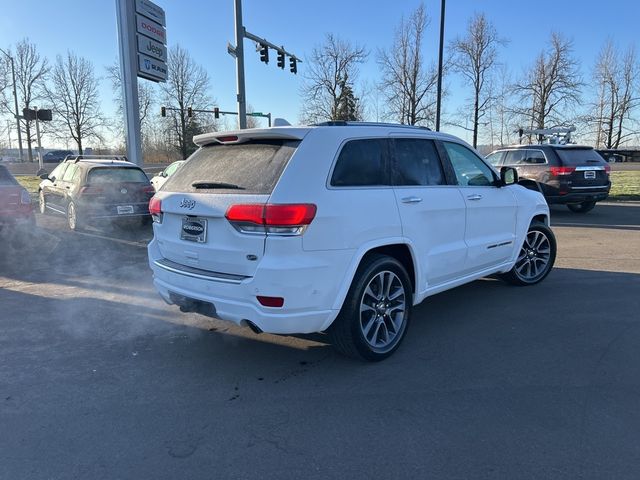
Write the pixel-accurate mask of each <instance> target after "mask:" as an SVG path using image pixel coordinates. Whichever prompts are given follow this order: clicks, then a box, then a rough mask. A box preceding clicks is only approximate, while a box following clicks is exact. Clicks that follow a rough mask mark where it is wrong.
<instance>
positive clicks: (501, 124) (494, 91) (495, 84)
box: [487, 64, 518, 147]
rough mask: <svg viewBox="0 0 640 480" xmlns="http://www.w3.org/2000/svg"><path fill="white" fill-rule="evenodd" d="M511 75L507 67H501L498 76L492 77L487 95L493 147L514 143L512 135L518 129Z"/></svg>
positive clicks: (490, 135)
mask: <svg viewBox="0 0 640 480" xmlns="http://www.w3.org/2000/svg"><path fill="white" fill-rule="evenodd" d="M511 88H512V86H511V75H510V72H509V69H508V68H507V66H506V65H504V64H503V65H500V67H499V70H498V72H497V73H496V75H492V76H491V79H490V82H489V84H488V92H487V95H488V97H489V98H490V103H489V106H488V109H487V115H488V120H487V124H488V129H489V140H490V143H491V145H492V146H501V147H502V146H505V145H509V144H511V142H512V136H511V134H512V133H513V132H514V131H515V129H516V128H517V126H518V125H517V117H518V115H517V113H516V111H515V110H516V108H515V107H514V105H513V99H512V96H511V93H512V92H511Z"/></svg>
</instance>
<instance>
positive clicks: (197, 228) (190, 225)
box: [182, 222, 204, 236]
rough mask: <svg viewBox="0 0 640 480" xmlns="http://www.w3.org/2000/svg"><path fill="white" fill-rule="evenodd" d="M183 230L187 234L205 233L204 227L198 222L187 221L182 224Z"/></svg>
mask: <svg viewBox="0 0 640 480" xmlns="http://www.w3.org/2000/svg"><path fill="white" fill-rule="evenodd" d="M182 231H183V232H184V233H186V234H187V235H195V236H198V235H202V234H203V233H204V227H203V226H202V224H200V223H198V222H185V223H184V224H183V225H182Z"/></svg>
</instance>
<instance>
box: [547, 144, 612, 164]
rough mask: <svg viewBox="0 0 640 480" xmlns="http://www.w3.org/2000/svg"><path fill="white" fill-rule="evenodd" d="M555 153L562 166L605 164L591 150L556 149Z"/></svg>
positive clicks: (596, 153) (597, 154)
mask: <svg viewBox="0 0 640 480" xmlns="http://www.w3.org/2000/svg"><path fill="white" fill-rule="evenodd" d="M556 153H557V154H558V156H559V157H560V160H562V163H563V165H583V164H589V163H590V164H594V163H602V164H604V163H606V162H605V161H604V159H603V158H602V157H601V156H600V154H599V153H598V152H596V151H595V150H594V149H593V148H557V149H556Z"/></svg>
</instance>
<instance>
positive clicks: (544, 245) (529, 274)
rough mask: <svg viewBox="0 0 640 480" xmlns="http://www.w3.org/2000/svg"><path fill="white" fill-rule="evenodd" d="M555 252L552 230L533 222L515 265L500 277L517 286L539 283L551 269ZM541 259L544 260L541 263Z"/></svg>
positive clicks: (555, 244)
mask: <svg viewBox="0 0 640 480" xmlns="http://www.w3.org/2000/svg"><path fill="white" fill-rule="evenodd" d="M543 237H544V238H543ZM547 250H548V252H547ZM556 253H557V243H556V237H555V235H554V234H553V231H552V230H551V229H550V228H549V227H548V226H546V225H545V224H544V223H538V222H533V223H532V224H531V225H530V226H529V230H528V231H527V236H526V237H525V241H524V243H523V245H522V247H521V249H520V252H519V253H518V257H517V260H516V263H515V265H514V266H513V268H512V269H511V270H509V271H508V272H507V273H503V274H502V275H500V277H501V278H502V279H503V280H504V281H506V282H507V283H510V284H512V285H518V286H528V285H535V284H536V283H540V282H541V281H542V280H544V279H545V278H546V276H547V275H549V272H551V270H552V269H553V264H554V263H555V261H556ZM543 260H546V261H545V262H544V263H543Z"/></svg>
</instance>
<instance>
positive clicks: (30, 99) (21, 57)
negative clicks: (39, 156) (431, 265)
mask: <svg viewBox="0 0 640 480" xmlns="http://www.w3.org/2000/svg"><path fill="white" fill-rule="evenodd" d="M9 53H10V54H11V53H12V52H9ZM12 56H13V58H14V61H15V71H16V90H17V93H18V105H19V107H18V108H19V109H20V108H33V106H34V105H36V106H37V103H38V102H39V101H40V100H42V99H43V98H44V96H45V91H44V86H45V82H46V80H47V75H48V74H49V65H48V62H47V59H46V58H43V57H41V56H40V54H39V53H38V51H37V49H36V46H35V44H33V43H30V42H29V39H28V38H25V39H23V40H22V41H20V42H19V43H18V44H17V45H16V50H15V53H14V54H12ZM10 90H11V89H5V90H4V91H3V92H2V106H3V107H4V108H5V109H6V110H8V111H9V112H11V115H14V116H15V115H20V116H22V111H21V110H20V111H19V112H16V111H15V105H14V101H13V97H12V95H13V92H11V91H10ZM20 129H21V131H22V132H24V139H25V140H26V141H27V149H28V152H29V161H30V162H32V161H33V148H32V144H33V142H34V141H35V128H34V126H33V120H27V119H25V118H22V119H21V120H20Z"/></svg>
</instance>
